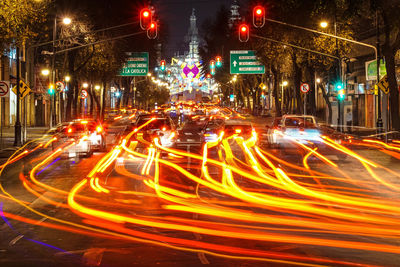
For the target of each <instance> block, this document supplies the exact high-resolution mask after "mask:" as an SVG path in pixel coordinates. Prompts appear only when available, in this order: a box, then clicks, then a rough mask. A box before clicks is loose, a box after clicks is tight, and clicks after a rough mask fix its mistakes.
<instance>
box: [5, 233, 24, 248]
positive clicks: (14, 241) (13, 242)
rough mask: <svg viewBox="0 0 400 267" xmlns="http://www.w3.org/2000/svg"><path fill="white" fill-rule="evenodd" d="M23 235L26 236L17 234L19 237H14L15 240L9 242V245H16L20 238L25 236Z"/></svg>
mask: <svg viewBox="0 0 400 267" xmlns="http://www.w3.org/2000/svg"><path fill="white" fill-rule="evenodd" d="M23 237H24V235H19V236H17V237H16V238H14V239H13V240H11V241H10V243H8V245H9V246H10V247H12V246H14V245H15V243H17V242H18V240H20V239H21V238H23Z"/></svg>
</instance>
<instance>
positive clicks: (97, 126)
mask: <svg viewBox="0 0 400 267" xmlns="http://www.w3.org/2000/svg"><path fill="white" fill-rule="evenodd" d="M78 122H80V123H84V124H86V125H87V128H88V131H89V140H90V141H91V146H92V148H93V149H95V150H97V151H105V150H106V148H107V143H106V129H105V126H104V125H102V124H101V123H100V122H97V121H94V120H79V121H78Z"/></svg>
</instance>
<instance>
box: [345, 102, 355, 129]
mask: <svg viewBox="0 0 400 267" xmlns="http://www.w3.org/2000/svg"><path fill="white" fill-rule="evenodd" d="M345 118H346V126H347V132H348V133H349V134H351V132H352V131H351V128H352V124H353V114H352V113H351V110H350V108H348V109H347V113H346V116H345Z"/></svg>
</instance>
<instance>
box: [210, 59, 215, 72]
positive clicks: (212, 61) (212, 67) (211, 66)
mask: <svg viewBox="0 0 400 267" xmlns="http://www.w3.org/2000/svg"><path fill="white" fill-rule="evenodd" d="M213 69H215V61H214V60H211V61H210V70H213Z"/></svg>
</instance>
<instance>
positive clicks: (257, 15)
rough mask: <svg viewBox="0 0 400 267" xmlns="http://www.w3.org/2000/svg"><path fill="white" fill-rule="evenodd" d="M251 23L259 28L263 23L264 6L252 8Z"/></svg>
mask: <svg viewBox="0 0 400 267" xmlns="http://www.w3.org/2000/svg"><path fill="white" fill-rule="evenodd" d="M253 25H254V27H256V28H261V27H263V26H264V25H265V8H264V7H263V6H256V7H254V8H253Z"/></svg>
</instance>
